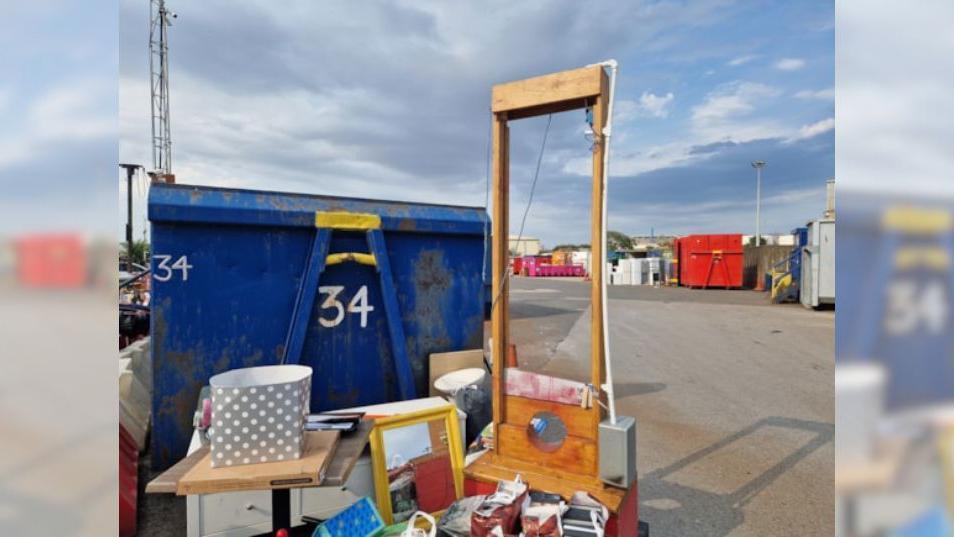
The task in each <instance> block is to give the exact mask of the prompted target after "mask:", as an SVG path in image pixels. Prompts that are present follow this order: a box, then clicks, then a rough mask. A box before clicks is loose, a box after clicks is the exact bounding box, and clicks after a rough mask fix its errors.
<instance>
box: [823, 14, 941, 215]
mask: <svg viewBox="0 0 954 537" xmlns="http://www.w3.org/2000/svg"><path fill="white" fill-rule="evenodd" d="M841 4H844V5H839V7H838V18H837V21H836V24H837V25H838V26H837V31H836V32H835V40H836V46H837V48H838V54H837V56H836V62H837V63H836V66H835V68H836V70H837V72H838V94H837V96H836V99H837V105H836V106H837V109H838V131H837V134H836V147H837V148H838V149H837V159H836V161H835V166H836V175H837V177H838V181H839V183H840V185H841V187H839V188H842V187H843V188H853V189H864V190H868V191H870V192H873V193H879V194H882V195H891V194H896V193H902V194H904V195H911V194H913V193H918V194H921V195H926V196H930V198H931V199H935V200H936V199H938V198H939V197H940V196H944V197H946V198H947V200H950V199H952V198H954V181H952V180H951V173H950V170H951V169H952V168H954V152H951V148H950V140H952V139H954V126H952V123H951V120H950V117H951V113H950V111H951V110H952V109H954V108H952V106H954V104H952V95H951V91H950V88H951V87H952V85H954V70H951V69H940V68H938V67H939V66H941V65H947V63H945V62H948V61H949V58H950V51H951V50H954V32H950V31H948V29H947V28H946V27H945V26H946V25H947V22H948V21H950V20H952V18H954V3H952V2H949V1H946V0H925V1H923V2H919V3H918V9H904V5H899V4H898V3H897V2H890V1H885V0H881V1H869V2H860V3H856V2H842V3H841ZM884 29H889V31H890V39H886V38H885V33H884Z"/></svg>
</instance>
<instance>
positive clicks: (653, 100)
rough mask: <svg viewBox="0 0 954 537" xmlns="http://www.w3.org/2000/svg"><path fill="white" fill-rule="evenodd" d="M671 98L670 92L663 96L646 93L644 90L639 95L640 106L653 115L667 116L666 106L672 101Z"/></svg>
mask: <svg viewBox="0 0 954 537" xmlns="http://www.w3.org/2000/svg"><path fill="white" fill-rule="evenodd" d="M672 100H673V94H672V92H669V93H667V94H666V95H663V96H659V95H656V94H654V93H648V92H645V91H644V92H643V94H642V95H640V96H639V104H640V106H641V107H642V108H643V110H645V111H646V112H648V113H649V114H650V115H652V116H653V117H666V116H668V115H669V110H668V108H669V104H670V103H672Z"/></svg>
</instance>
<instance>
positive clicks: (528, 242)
mask: <svg viewBox="0 0 954 537" xmlns="http://www.w3.org/2000/svg"><path fill="white" fill-rule="evenodd" d="M510 253H511V254H513V255H519V256H524V255H539V254H540V239H535V238H533V237H519V240H518V237H517V236H516V235H511V236H510Z"/></svg>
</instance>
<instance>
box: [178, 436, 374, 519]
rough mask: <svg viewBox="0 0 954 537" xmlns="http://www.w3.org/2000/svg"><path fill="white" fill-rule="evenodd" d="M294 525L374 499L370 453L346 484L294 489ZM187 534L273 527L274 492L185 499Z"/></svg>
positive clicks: (200, 496)
mask: <svg viewBox="0 0 954 537" xmlns="http://www.w3.org/2000/svg"><path fill="white" fill-rule="evenodd" d="M290 496H291V500H290V501H291V520H292V524H295V525H297V524H301V516H302V515H303V514H304V515H308V516H312V517H315V518H318V519H327V518H330V517H332V516H334V515H335V514H337V513H338V512H339V511H341V510H342V509H344V508H345V507H348V506H349V505H351V504H352V503H354V502H356V501H358V500H359V499H360V498H362V497H364V496H370V497H371V498H372V499H373V498H374V479H373V477H372V474H371V456H370V455H369V454H368V453H367V452H366V453H365V454H364V455H362V456H361V458H360V459H358V462H357V463H355V466H354V469H353V470H352V471H351V475H350V476H349V477H348V481H347V483H345V486H344V487H317V488H305V489H292V490H291V494H290ZM186 516H187V524H186V526H187V534H188V537H249V536H252V535H258V534H260V533H266V532H268V531H271V529H272V494H271V492H269V491H246V492H224V493H221V494H199V495H194V496H188V497H187V499H186Z"/></svg>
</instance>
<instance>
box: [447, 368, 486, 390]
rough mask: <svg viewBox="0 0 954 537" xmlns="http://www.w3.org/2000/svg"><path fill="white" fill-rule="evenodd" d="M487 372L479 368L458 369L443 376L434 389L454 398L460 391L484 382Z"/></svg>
mask: <svg viewBox="0 0 954 537" xmlns="http://www.w3.org/2000/svg"><path fill="white" fill-rule="evenodd" d="M486 376H487V372H486V371H484V370H483V369H481V368H479V367H470V368H467V369H458V370H457V371H451V372H450V373H447V374H445V375H441V376H440V377H438V378H437V380H435V381H434V389H435V390H437V391H439V392H441V393H442V394H444V395H449V396H452V397H453V396H454V395H455V394H456V393H457V392H458V391H460V390H461V389H463V388H466V387H467V386H475V385H478V384H480V383H481V382H483V380H484V377H486Z"/></svg>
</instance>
